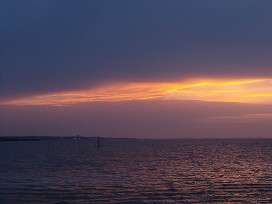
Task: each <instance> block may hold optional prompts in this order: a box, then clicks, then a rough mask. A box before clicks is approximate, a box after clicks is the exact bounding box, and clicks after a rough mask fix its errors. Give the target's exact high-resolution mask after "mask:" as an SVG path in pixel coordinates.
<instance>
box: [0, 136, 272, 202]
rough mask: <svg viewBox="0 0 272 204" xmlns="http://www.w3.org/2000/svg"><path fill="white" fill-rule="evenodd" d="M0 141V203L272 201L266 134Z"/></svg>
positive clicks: (271, 148) (271, 144) (271, 149)
mask: <svg viewBox="0 0 272 204" xmlns="http://www.w3.org/2000/svg"><path fill="white" fill-rule="evenodd" d="M96 142H97V141H96V140H95V139H90V140H56V141H20V142H0V203H3V204H4V203H207V202H210V203H228V202H229V203H272V140H252V139H250V140H249V139H248V140H128V139H101V144H102V145H103V146H101V147H100V148H99V149H98V148H97V146H96V144H97V143H96Z"/></svg>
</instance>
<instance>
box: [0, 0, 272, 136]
mask: <svg viewBox="0 0 272 204" xmlns="http://www.w3.org/2000/svg"><path fill="white" fill-rule="evenodd" d="M0 28H1V29H0V30H1V32H0V136H28V135H31V136H33V135H38V136H43V135H44V136H72V135H77V134H80V135H83V136H104V137H137V138H210V137H211V138H233V137H244V138H246V137H255V138H263V137H266V138H272V1H270V0H246V1H245V0H205V1H203V0H171V1H168V0H148V1H147V0H137V1H136V0H114V1H113V0H92V1H89V0H80V1H77V0H58V1H46V0H44V1H42V0H41V1H37V0H24V1H21V0H4V1H1V3H0Z"/></svg>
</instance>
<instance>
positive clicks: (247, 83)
mask: <svg viewBox="0 0 272 204" xmlns="http://www.w3.org/2000/svg"><path fill="white" fill-rule="evenodd" d="M270 87H272V79H247V80H245V79H241V80H237V79H236V80H215V79H213V80H211V79H210V80H208V79H198V80H191V81H184V82H179V83H177V82H176V83H122V84H109V85H104V86H101V87H96V88H94V89H93V88H92V89H87V90H81V91H72V92H60V93H54V94H45V95H37V96H32V97H23V98H18V99H13V100H6V101H2V102H1V101H0V104H1V105H4V106H26V105H53V106H62V105H72V104H77V103H87V102H98V101H103V102H113V101H132V100H153V99H157V100H202V101H217V102H239V103H256V104H271V103H272V90H271V88H270Z"/></svg>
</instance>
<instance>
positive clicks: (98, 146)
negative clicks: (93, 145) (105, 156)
mask: <svg viewBox="0 0 272 204" xmlns="http://www.w3.org/2000/svg"><path fill="white" fill-rule="evenodd" d="M99 148H100V137H97V149H99Z"/></svg>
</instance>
